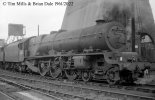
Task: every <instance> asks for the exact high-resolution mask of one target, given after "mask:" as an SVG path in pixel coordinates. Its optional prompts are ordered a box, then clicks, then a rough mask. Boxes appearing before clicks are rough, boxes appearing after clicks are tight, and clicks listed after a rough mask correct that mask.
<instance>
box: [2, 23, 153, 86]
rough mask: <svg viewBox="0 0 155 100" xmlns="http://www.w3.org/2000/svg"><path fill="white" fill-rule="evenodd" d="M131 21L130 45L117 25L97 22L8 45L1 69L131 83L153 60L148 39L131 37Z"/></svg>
mask: <svg viewBox="0 0 155 100" xmlns="http://www.w3.org/2000/svg"><path fill="white" fill-rule="evenodd" d="M132 22H133V23H132V26H133V34H132V42H128V41H127V32H126V29H125V28H124V26H123V25H122V24H121V23H119V22H114V21H109V22H103V21H98V22H97V24H96V25H95V26H91V27H88V28H84V29H79V30H75V31H60V32H53V33H52V32H51V34H49V35H41V36H37V37H30V38H26V39H22V40H19V41H16V42H13V43H10V44H8V45H5V46H3V47H1V49H0V63H1V67H2V66H3V67H4V68H5V69H17V70H18V71H30V70H31V71H33V72H37V73H40V74H41V75H42V76H44V75H46V74H48V75H50V76H51V77H53V78H59V77H64V76H65V77H67V78H68V79H69V80H75V79H77V78H81V79H82V80H83V81H89V80H91V79H106V80H107V82H108V83H109V84H115V83H117V82H130V83H131V82H133V81H135V80H137V79H138V78H140V77H144V74H145V72H148V70H150V69H153V64H154V63H153V62H154V61H155V58H154V46H153V43H152V41H151V38H148V37H149V35H148V34H140V35H135V34H134V30H135V29H134V21H132ZM147 40H149V41H147ZM133 45H134V46H133ZM151 57H152V58H151ZM150 58H151V59H150Z"/></svg>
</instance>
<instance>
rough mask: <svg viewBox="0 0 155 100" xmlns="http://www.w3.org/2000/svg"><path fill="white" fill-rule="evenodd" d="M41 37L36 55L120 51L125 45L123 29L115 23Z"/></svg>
mask: <svg viewBox="0 0 155 100" xmlns="http://www.w3.org/2000/svg"><path fill="white" fill-rule="evenodd" d="M41 37H42V38H40V37H38V39H39V38H40V39H41V40H40V43H39V44H40V45H39V47H38V49H37V51H36V55H46V54H47V55H50V53H52V51H53V52H54V51H56V52H69V51H72V52H75V53H80V52H84V50H89V49H93V50H108V51H122V50H123V49H125V43H126V34H125V29H124V27H123V26H122V25H121V24H120V23H117V22H111V23H105V24H97V25H95V26H92V27H88V28H85V29H80V30H76V31H70V32H60V33H53V34H50V35H46V36H41ZM36 45H38V43H36Z"/></svg>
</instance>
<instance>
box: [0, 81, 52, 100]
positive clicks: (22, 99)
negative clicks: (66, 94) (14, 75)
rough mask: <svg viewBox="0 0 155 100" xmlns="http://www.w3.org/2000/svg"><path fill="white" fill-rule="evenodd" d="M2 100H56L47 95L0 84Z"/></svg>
mask: <svg viewBox="0 0 155 100" xmlns="http://www.w3.org/2000/svg"><path fill="white" fill-rule="evenodd" d="M0 100H55V99H52V98H50V97H48V96H46V95H43V94H39V93H37V92H33V91H30V90H25V89H20V88H18V87H15V86H12V85H9V84H7V83H4V82H0Z"/></svg>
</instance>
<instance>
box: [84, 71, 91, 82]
mask: <svg viewBox="0 0 155 100" xmlns="http://www.w3.org/2000/svg"><path fill="white" fill-rule="evenodd" d="M91 79H92V76H91V72H90V71H83V72H82V80H83V81H85V82H88V81H90V80H91Z"/></svg>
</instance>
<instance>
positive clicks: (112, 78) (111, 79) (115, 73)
mask: <svg viewBox="0 0 155 100" xmlns="http://www.w3.org/2000/svg"><path fill="white" fill-rule="evenodd" d="M106 80H107V82H108V83H109V84H110V85H114V84H116V83H117V82H119V80H120V76H119V69H118V68H117V67H116V68H111V69H109V70H108V71H107V73H106Z"/></svg>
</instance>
